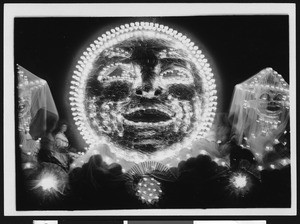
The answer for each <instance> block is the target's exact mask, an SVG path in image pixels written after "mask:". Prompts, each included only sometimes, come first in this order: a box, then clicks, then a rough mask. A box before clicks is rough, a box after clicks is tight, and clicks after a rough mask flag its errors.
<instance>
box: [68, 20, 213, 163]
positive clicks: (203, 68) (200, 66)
mask: <svg viewBox="0 0 300 224" xmlns="http://www.w3.org/2000/svg"><path fill="white" fill-rule="evenodd" d="M138 37H149V38H157V39H163V40H167V41H176V42H177V43H178V44H179V45H180V47H181V48H184V49H186V50H187V52H189V55H188V59H189V60H191V61H192V62H193V63H194V64H195V65H196V67H197V70H198V72H199V74H198V75H199V76H200V77H201V79H202V82H203V90H204V91H203V99H204V102H203V103H202V106H203V105H205V106H204V107H202V106H200V105H198V107H199V108H196V109H195V111H196V112H197V113H199V114H198V117H200V118H201V119H199V120H198V121H197V124H196V126H197V130H196V131H195V133H196V134H195V135H194V136H191V137H192V138H203V137H205V134H206V133H207V132H208V131H209V129H210V128H211V126H212V123H213V121H214V117H215V113H216V108H217V96H216V94H217V91H216V84H215V79H214V75H213V73H212V69H211V67H210V64H209V63H208V62H207V59H206V58H205V56H204V55H203V54H202V51H201V50H199V49H198V47H197V46H195V44H194V43H193V42H191V40H190V39H188V38H187V37H186V36H184V35H183V34H181V33H179V32H177V31H176V30H173V29H172V28H169V27H167V26H163V25H160V24H157V23H148V22H140V23H139V22H136V23H130V24H125V25H122V26H120V27H116V28H114V29H111V30H110V31H107V32H106V33H105V34H103V35H102V36H100V37H98V39H96V40H95V41H94V42H93V43H92V44H90V46H89V47H88V48H87V49H86V51H84V52H83V55H82V56H81V57H80V60H79V61H78V63H77V65H76V70H75V71H74V74H73V76H72V78H73V80H72V81H71V86H70V89H71V90H70V95H71V96H70V97H69V99H70V101H71V103H70V105H71V110H72V115H73V117H74V120H75V124H76V125H77V128H78V130H79V132H80V134H81V135H82V136H83V138H84V140H85V141H86V143H87V144H89V145H91V146H93V145H97V144H99V143H101V142H105V143H108V144H109V141H107V139H106V138H105V137H104V136H99V135H98V134H97V133H96V132H95V131H94V130H93V129H92V128H91V127H90V124H89V115H87V111H86V110H85V108H84V102H85V100H86V99H85V86H86V80H87V78H88V76H89V74H90V72H91V70H92V69H93V62H94V61H95V60H97V58H98V56H99V55H100V54H101V53H102V52H103V53H104V54H105V52H106V53H107V52H108V51H107V49H110V48H112V47H113V46H115V45H116V44H118V43H120V42H123V41H125V40H128V39H130V38H138ZM114 53H116V54H124V55H125V56H129V55H127V54H126V52H125V51H121V50H119V51H118V52H114ZM170 53H171V52H170ZM170 53H169V54H170ZM165 54H167V52H165ZM198 100H199V99H198ZM188 143H190V140H189V141H185V142H183V143H181V144H179V147H178V146H175V147H176V148H177V150H174V147H173V148H171V149H170V150H169V152H166V151H167V150H165V151H163V152H162V153H163V154H164V155H162V154H161V153H160V154H157V155H153V158H162V157H164V158H167V157H169V156H172V155H174V153H176V152H177V151H179V150H180V148H182V147H183V146H184V145H185V144H188ZM111 146H112V145H111ZM113 148H114V146H112V150H113ZM113 151H114V152H115V153H116V155H118V156H119V157H122V158H128V159H130V160H131V161H137V162H142V161H146V160H149V157H148V156H145V155H142V154H140V153H137V152H130V156H129V155H128V152H126V153H125V152H124V153H120V150H119V151H118V150H113Z"/></svg>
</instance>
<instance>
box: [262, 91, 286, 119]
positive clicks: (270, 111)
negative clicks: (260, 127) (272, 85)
mask: <svg viewBox="0 0 300 224" xmlns="http://www.w3.org/2000/svg"><path fill="white" fill-rule="evenodd" d="M286 101H287V95H286V93H285V92H281V91H275V90H270V89H266V90H265V91H263V92H262V94H261V95H260V96H259V99H258V105H257V110H258V113H259V115H261V116H265V117H268V118H274V119H276V118H277V119H278V118H279V116H280V114H282V113H283V112H284V110H285V102H286Z"/></svg>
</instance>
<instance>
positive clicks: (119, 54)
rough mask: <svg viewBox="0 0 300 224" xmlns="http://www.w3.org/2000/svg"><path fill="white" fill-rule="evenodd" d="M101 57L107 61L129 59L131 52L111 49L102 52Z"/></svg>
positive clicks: (115, 48) (116, 48) (117, 48)
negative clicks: (107, 59)
mask: <svg viewBox="0 0 300 224" xmlns="http://www.w3.org/2000/svg"><path fill="white" fill-rule="evenodd" d="M103 56H104V57H107V58H109V59H114V58H119V60H120V59H127V58H130V56H131V52H129V51H127V50H124V49H122V48H119V47H111V48H109V49H105V50H104V51H103Z"/></svg>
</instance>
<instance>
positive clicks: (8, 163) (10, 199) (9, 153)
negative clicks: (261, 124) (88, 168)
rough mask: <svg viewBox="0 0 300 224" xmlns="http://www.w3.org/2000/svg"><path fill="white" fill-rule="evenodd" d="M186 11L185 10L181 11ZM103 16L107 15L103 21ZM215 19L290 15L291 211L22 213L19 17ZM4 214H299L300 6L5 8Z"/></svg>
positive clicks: (155, 5)
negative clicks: (299, 73) (299, 74)
mask: <svg viewBox="0 0 300 224" xmlns="http://www.w3.org/2000/svg"><path fill="white" fill-rule="evenodd" d="M178 8H180V10H178ZM100 15H101V16H100ZM208 15H209V16H212V15H222V16H224V15H288V16H289V43H290V46H289V57H290V58H289V63H290V64H289V74H290V78H289V80H290V119H291V122H290V128H291V190H292V191H291V208H270V209H264V208H259V209H155V210H154V209H141V210H138V212H137V210H97V211H96V210H90V211H80V210H76V211H17V210H16V192H15V186H16V179H15V176H16V172H15V170H16V168H15V162H14V161H15V153H14V152H15V149H14V148H15V146H14V144H11V142H15V121H14V116H12V115H13V114H14V113H15V111H14V108H15V105H14V104H13V103H12V102H14V94H15V93H14V68H15V64H14V53H13V52H14V51H13V49H14V42H13V40H14V38H13V37H14V18H16V17H24V18H26V17H124V16H133V17H150V16H151V17H154V16H208ZM3 37H4V45H3V46H4V53H3V58H4V63H3V65H4V66H3V69H4V70H3V74H4V75H3V77H4V86H3V88H4V89H3V90H4V95H3V96H4V100H3V103H4V108H3V109H4V117H3V119H4V126H3V133H4V137H3V140H4V145H3V149H4V152H3V160H4V161H3V164H4V173H3V174H4V215H5V216H183V215H184V216H210V215H214V216H216V215H218V216H228V215H234V216H243V215H246V216H249V215H256V216H257V215H258V216H262V215H272V216H278V215H281V216H286V215H296V212H297V205H296V200H297V191H296V189H297V186H296V184H297V183H296V182H297V180H296V170H297V168H296V5H295V4H293V3H239V4H235V3H222V4H220V3H213V4H211V3H203V4H202V3H190V4H182V3H180V4H175V3H163V4H147V3H141V4H128V3H127V4H102V3H101V4H4V36H3Z"/></svg>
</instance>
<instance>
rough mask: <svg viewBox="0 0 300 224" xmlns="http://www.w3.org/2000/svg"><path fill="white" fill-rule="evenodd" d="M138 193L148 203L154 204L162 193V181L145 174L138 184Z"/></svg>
mask: <svg viewBox="0 0 300 224" xmlns="http://www.w3.org/2000/svg"><path fill="white" fill-rule="evenodd" d="M136 192H137V193H136V195H137V196H138V197H139V198H140V200H141V201H142V202H144V203H146V204H154V203H155V202H157V201H158V200H159V198H160V196H161V194H162V190H161V187H160V182H158V181H157V180H155V179H154V178H152V177H149V176H144V177H143V178H142V179H141V180H140V181H139V182H138V184H137V190H136Z"/></svg>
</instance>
